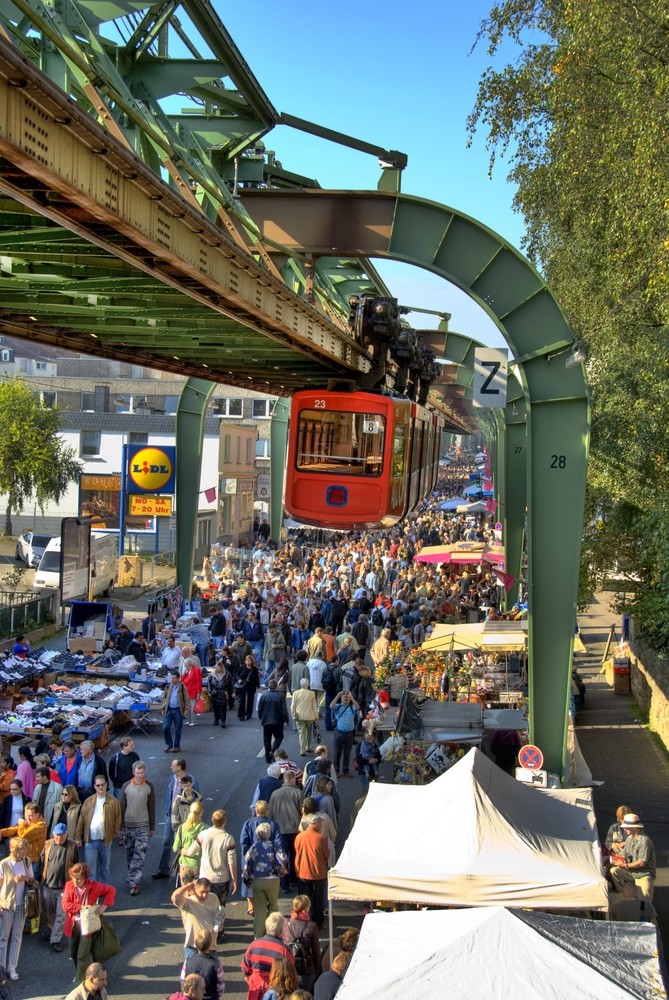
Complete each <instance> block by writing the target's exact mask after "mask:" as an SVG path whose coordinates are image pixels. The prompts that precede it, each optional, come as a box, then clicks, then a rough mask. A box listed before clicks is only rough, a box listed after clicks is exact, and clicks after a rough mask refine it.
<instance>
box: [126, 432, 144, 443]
mask: <svg viewBox="0 0 669 1000" xmlns="http://www.w3.org/2000/svg"><path fill="white" fill-rule="evenodd" d="M148 443H149V435H148V434H146V433H145V432H144V431H130V433H129V434H128V444H139V445H147V444H148Z"/></svg>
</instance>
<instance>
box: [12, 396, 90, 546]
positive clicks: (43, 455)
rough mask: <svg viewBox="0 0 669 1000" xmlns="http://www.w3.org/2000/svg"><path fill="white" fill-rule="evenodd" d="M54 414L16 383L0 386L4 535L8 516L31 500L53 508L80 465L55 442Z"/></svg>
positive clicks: (57, 425) (69, 451)
mask: <svg viewBox="0 0 669 1000" xmlns="http://www.w3.org/2000/svg"><path fill="white" fill-rule="evenodd" d="M59 428H60V421H59V416H58V411H57V410H56V409H55V408H53V407H47V406H44V405H42V403H41V402H40V400H39V398H38V397H37V396H35V395H34V394H33V393H32V392H31V391H30V388H29V387H28V385H27V383H26V382H24V381H23V380H22V379H20V378H5V379H3V380H2V381H0V493H3V494H5V495H6V497H7V510H6V513H5V534H7V535H11V534H12V514H13V513H14V512H16V511H20V510H22V509H23V507H24V506H25V505H26V504H27V503H28V502H29V501H30V500H34V501H36V502H37V504H38V506H39V508H40V510H42V511H43V510H44V507H45V505H46V504H47V503H48V502H49V501H52V502H55V503H57V502H58V501H59V500H60V498H61V497H62V496H63V494H64V493H65V491H66V489H67V487H68V484H69V483H70V482H72V480H74V479H77V477H78V476H79V473H80V472H81V470H82V468H83V465H82V463H81V462H80V461H79V459H78V458H77V457H76V453H75V451H74V449H73V448H69V447H68V446H67V445H65V444H64V443H63V441H62V439H61V438H60V437H59V434H58V431H59Z"/></svg>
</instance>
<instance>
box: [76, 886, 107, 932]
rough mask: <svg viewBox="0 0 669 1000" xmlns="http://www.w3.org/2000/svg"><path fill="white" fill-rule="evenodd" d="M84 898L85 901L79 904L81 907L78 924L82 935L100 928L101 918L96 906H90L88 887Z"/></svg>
mask: <svg viewBox="0 0 669 1000" xmlns="http://www.w3.org/2000/svg"><path fill="white" fill-rule="evenodd" d="M84 898H85V899H86V902H85V903H82V904H81V909H80V910H79V926H80V927H81V933H82V935H83V936H87V935H89V934H95V933H96V931H99V930H100V928H101V927H102V920H101V919H100V914H99V913H98V908H97V906H91V905H90V903H89V902H88V889H87V890H86V894H85V897H84Z"/></svg>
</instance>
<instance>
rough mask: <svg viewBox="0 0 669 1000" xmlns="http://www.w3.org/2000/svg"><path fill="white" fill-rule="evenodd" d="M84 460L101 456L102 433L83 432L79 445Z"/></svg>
mask: <svg viewBox="0 0 669 1000" xmlns="http://www.w3.org/2000/svg"><path fill="white" fill-rule="evenodd" d="M79 454H80V455H81V457H82V458H94V457H97V456H98V455H99V454H100V431H82V432H81V440H80V444H79Z"/></svg>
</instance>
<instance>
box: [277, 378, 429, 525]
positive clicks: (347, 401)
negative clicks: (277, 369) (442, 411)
mask: <svg viewBox="0 0 669 1000" xmlns="http://www.w3.org/2000/svg"><path fill="white" fill-rule="evenodd" d="M443 424H444V422H443V419H442V418H441V417H439V416H437V415H436V414H434V413H432V412H431V411H430V410H428V409H427V408H426V407H424V406H420V405H419V404H418V403H414V402H412V401H411V400H410V399H404V398H402V399H400V398H397V397H393V396H383V395H380V394H377V393H372V392H329V391H326V390H308V391H305V392H296V393H295V395H294V396H293V402H292V409H291V418H290V434H289V442H288V464H287V469H286V489H285V507H286V510H287V511H288V513H289V514H290V515H291V517H293V518H295V520H297V521H301V522H303V523H304V524H310V525H313V526H314V527H318V528H338V529H340V530H347V531H351V530H363V529H371V528H389V527H391V526H392V525H393V524H397V522H398V521H400V520H401V519H402V518H403V517H405V516H406V515H407V514H408V513H409V511H411V510H413V509H414V508H415V507H416V505H417V504H418V503H419V502H420V501H421V500H422V499H423V497H425V496H426V495H427V494H428V493H429V492H430V490H431V489H432V488H433V487H434V485H435V483H436V481H437V474H438V469H439V449H440V442H441V432H442V428H443Z"/></svg>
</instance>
